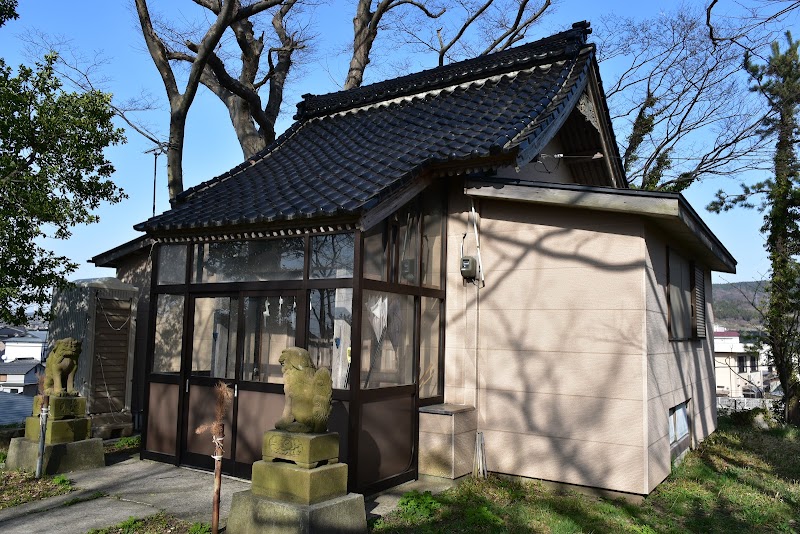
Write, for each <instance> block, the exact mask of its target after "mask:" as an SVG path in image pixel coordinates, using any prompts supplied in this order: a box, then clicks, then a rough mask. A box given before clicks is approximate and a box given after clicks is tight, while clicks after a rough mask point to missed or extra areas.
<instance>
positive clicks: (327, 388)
mask: <svg viewBox="0 0 800 534" xmlns="http://www.w3.org/2000/svg"><path fill="white" fill-rule="evenodd" d="M279 361H280V362H281V369H282V370H283V391H284V393H285V395H286V403H285V404H284V406H283V414H282V415H281V418H280V419H279V420H278V422H277V423H275V428H277V429H279V430H285V431H287V432H299V433H311V432H314V433H319V432H325V431H327V429H328V417H330V415H331V397H332V395H333V382H332V381H331V373H330V371H328V369H325V368H324V367H323V368H322V369H317V368H316V367H315V366H314V364H313V363H312V362H311V357H310V356H309V355H308V351H307V350H305V349H301V348H298V347H289V348H287V349H284V351H283V352H282V353H281V357H280V360H279Z"/></svg>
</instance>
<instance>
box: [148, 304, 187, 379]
mask: <svg viewBox="0 0 800 534" xmlns="http://www.w3.org/2000/svg"><path fill="white" fill-rule="evenodd" d="M183 304H184V303H183V295H158V297H157V298H156V332H155V341H154V343H153V367H152V369H153V372H154V373H178V372H180V370H181V346H182V344H183Z"/></svg>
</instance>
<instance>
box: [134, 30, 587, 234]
mask: <svg viewBox="0 0 800 534" xmlns="http://www.w3.org/2000/svg"><path fill="white" fill-rule="evenodd" d="M589 32H590V30H588V25H587V24H583V23H579V24H577V25H574V27H573V29H571V30H568V31H566V32H561V33H559V34H556V35H554V36H551V37H548V38H546V39H542V40H540V41H536V42H534V43H531V44H528V45H524V46H520V47H517V48H513V49H510V50H506V51H504V52H500V53H497V54H490V55H487V56H483V57H479V58H476V59H472V60H468V61H462V62H459V63H454V64H452V65H448V66H445V67H439V68H436V69H431V70H427V71H423V72H420V73H417V74H412V75H409V76H403V77H401V78H396V79H394V80H387V81H385V82H380V83H377V84H373V85H368V86H364V87H360V88H357V89H353V90H350V91H342V92H339V93H333V94H330V95H323V96H311V95H306V96H305V97H304V100H303V102H302V103H301V104H299V105H298V114H297V117H296V118H297V119H298V122H296V123H295V124H293V125H292V126H291V127H290V128H289V129H288V130H287V131H286V132H284V133H283V134H282V135H280V136H279V137H278V139H276V140H275V142H273V143H272V144H271V145H270V146H268V147H267V148H266V149H265V150H263V151H262V152H260V153H259V154H257V155H255V156H253V157H252V158H250V159H248V160H247V161H245V162H244V163H242V164H240V165H238V166H237V167H235V168H234V169H231V170H230V171H228V172H226V173H224V174H222V175H220V176H218V177H216V178H213V179H211V180H209V181H207V182H204V183H202V184H200V185H198V186H196V187H192V188H190V189H187V190H186V191H185V192H184V193H182V194H181V195H179V197H178V198H177V199H176V202H175V203H174V205H173V208H172V209H171V210H169V211H167V212H165V213H163V214H161V215H157V216H155V217H153V218H151V219H149V220H148V221H146V222H144V223H141V224H139V225H137V226H136V228H137V229H139V230H147V231H151V232H165V231H172V230H180V229H189V228H203V227H206V228H210V227H219V226H236V225H243V224H256V223H263V222H272V221H276V220H290V219H296V218H311V217H320V216H329V215H335V214H346V213H351V214H353V213H356V212H358V211H359V210H361V209H365V208H368V207H369V206H371V205H372V204H374V201H375V199H376V198H379V197H380V195H382V194H385V193H387V192H391V191H394V190H396V189H397V187H399V186H401V185H402V184H403V183H405V181H407V180H409V179H410V178H411V177H413V176H415V175H416V174H417V173H418V172H419V170H421V169H422V168H423V167H424V166H426V165H430V164H432V163H440V162H447V161H461V160H466V159H469V158H479V157H484V156H489V155H497V154H502V153H509V154H512V153H516V151H518V150H519V151H520V154H521V153H522V151H525V150H533V149H534V148H537V147H539V145H540V144H541V143H543V142H546V141H548V140H549V138H547V139H544V137H547V136H548V135H549V136H550V137H552V135H553V134H554V132H553V131H552V129H553V128H554V127H555V126H556V125H558V124H560V122H559V121H562V120H563V118H564V117H565V115H566V113H567V112H568V111H569V109H568V108H570V105H571V104H574V102H575V101H576V98H577V95H579V94H580V92H581V91H582V90H583V87H584V86H585V83H586V79H587V73H588V66H589V64H590V62H591V61H593V54H594V47H593V46H592V45H587V44H586V36H587V35H588V33H589ZM388 100H391V102H387V101H388ZM570 109H571V108H570ZM539 148H540V147H539ZM517 161H518V163H520V162H521V160H520V157H518V158H517ZM522 163H524V162H522Z"/></svg>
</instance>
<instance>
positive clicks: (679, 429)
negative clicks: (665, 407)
mask: <svg viewBox="0 0 800 534" xmlns="http://www.w3.org/2000/svg"><path fill="white" fill-rule="evenodd" d="M687 405H688V401H687V402H682V403H681V404H678V405H677V406H675V407H673V408H670V409H669V442H670V445H676V444H677V443H678V442H679V441H680V440H682V439H683V438H685V437H686V436H688V435H689V414H688V411H687Z"/></svg>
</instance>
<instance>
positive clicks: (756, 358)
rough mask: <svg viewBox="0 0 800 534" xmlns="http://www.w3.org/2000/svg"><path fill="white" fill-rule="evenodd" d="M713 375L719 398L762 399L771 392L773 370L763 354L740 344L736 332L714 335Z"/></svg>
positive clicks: (729, 331)
mask: <svg viewBox="0 0 800 534" xmlns="http://www.w3.org/2000/svg"><path fill="white" fill-rule="evenodd" d="M714 374H715V375H716V379H717V396H718V397H749V398H755V397H762V396H763V394H764V393H765V392H768V391H769V389H770V383H771V378H772V375H773V373H772V367H771V366H770V365H768V362H767V355H766V352H765V351H764V350H762V351H761V352H759V351H758V349H756V348H755V347H753V346H752V345H751V344H749V343H742V341H741V340H740V336H739V332H736V331H732V330H724V331H715V332H714Z"/></svg>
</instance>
